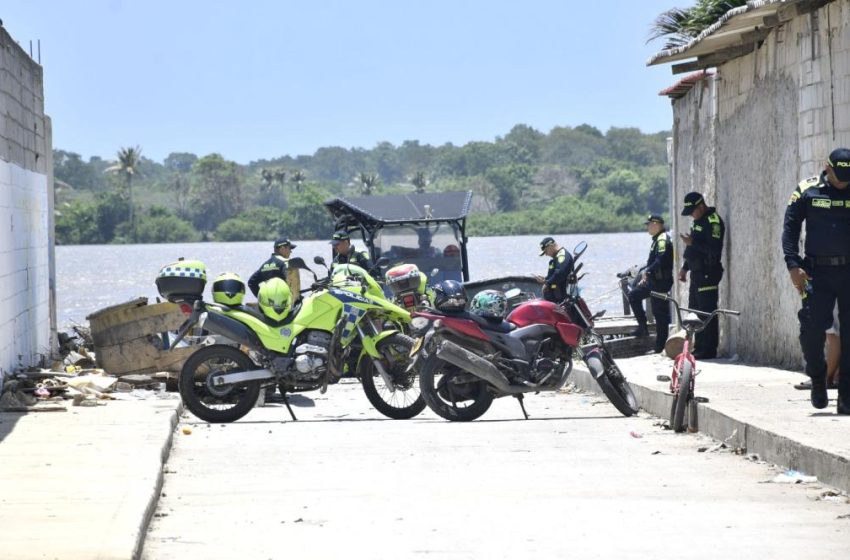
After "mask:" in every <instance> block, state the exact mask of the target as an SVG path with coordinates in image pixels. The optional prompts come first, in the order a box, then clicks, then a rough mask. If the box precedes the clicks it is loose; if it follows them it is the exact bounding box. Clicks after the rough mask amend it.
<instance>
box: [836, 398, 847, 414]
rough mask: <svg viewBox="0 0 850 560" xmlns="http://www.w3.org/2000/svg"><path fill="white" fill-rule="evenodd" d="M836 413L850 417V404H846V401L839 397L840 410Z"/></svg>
mask: <svg viewBox="0 0 850 560" xmlns="http://www.w3.org/2000/svg"><path fill="white" fill-rule="evenodd" d="M836 412H837V413H838V414H845V415H850V403H845V402H844V400H843V399H842V398H841V397H840V396H839V397H838V410H837V411H836Z"/></svg>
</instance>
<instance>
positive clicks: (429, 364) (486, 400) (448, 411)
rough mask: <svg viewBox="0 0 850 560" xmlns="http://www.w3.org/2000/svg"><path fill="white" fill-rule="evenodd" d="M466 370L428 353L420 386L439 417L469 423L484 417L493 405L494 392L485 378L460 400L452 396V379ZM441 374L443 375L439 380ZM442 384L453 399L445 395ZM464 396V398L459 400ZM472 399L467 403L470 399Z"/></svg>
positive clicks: (473, 384) (424, 396)
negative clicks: (488, 388)
mask: <svg viewBox="0 0 850 560" xmlns="http://www.w3.org/2000/svg"><path fill="white" fill-rule="evenodd" d="M460 373H463V372H462V371H461V370H460V369H459V368H457V367H456V366H453V365H451V364H449V363H448V362H445V361H443V360H441V359H440V358H438V357H437V356H436V355H434V354H432V355H430V356H428V358H427V359H426V360H425V363H424V364H422V369H421V370H420V372H419V387H420V389H421V390H422V397H423V398H424V399H425V402H426V403H427V404H428V408H430V409H431V410H433V411H434V413H436V414H437V415H438V416H441V417H443V418H445V419H446V420H451V421H453V422H469V421H471V420H475V419H476V418H479V417H481V416H482V415H483V414H484V413H485V412H487V410H488V409H489V408H490V405H491V404H493V395H492V394H490V391H488V390H487V384H486V383H485V382H484V381H478V382H472V383H469V384H466V385H469V386H468V387H467V388H466V390H465V391H464V395H462V397H459V398H458V399H453V398H451V397H452V395H453V389H452V383H451V379H452V377H453V376H456V375H458V374H460ZM437 376H440V378H439V380H437ZM442 385H445V387H444V389H445V392H446V393H447V394H448V395H449V399H445V398H443V396H442V395H441V394H440V393H441V390H440V389H441V388H443V387H442ZM460 398H462V399H463V401H460V400H459V399H460ZM470 400H471V401H472V402H471V403H469V404H466V401H470Z"/></svg>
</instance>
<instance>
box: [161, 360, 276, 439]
mask: <svg viewBox="0 0 850 560" xmlns="http://www.w3.org/2000/svg"><path fill="white" fill-rule="evenodd" d="M252 369H257V368H256V366H255V365H254V362H252V361H251V358H249V357H248V356H246V355H245V354H244V353H243V352H240V351H239V350H237V349H236V348H233V347H232V346H223V345H213V346H205V347H204V348H201V349H200V350H198V351H197V352H195V353H194V354H192V355H191V356H189V359H188V360H186V363H185V364H183V369H182V370H181V371H180V379H179V381H178V389H179V391H180V397H181V398H182V399H183V404H184V405H186V408H188V409H189V411H190V412H191V413H192V414H194V415H195V416H197V417H198V418H200V419H201V420H204V421H206V422H211V423H215V422H235V421H236V420H239V419H240V418H242V417H243V416H245V415H246V414H248V412H250V411H251V409H252V408H254V405H255V404H256V403H257V397H259V395H260V382H259V381H252V382H249V383H245V384H240V385H225V386H223V387H217V386H216V385H215V384H214V380H215V378H216V377H217V376H219V375H223V374H226V373H236V372H239V371H249V370H252Z"/></svg>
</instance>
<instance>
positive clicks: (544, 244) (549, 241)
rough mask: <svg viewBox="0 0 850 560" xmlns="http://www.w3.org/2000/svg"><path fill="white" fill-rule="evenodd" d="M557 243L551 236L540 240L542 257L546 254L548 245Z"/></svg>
mask: <svg viewBox="0 0 850 560" xmlns="http://www.w3.org/2000/svg"><path fill="white" fill-rule="evenodd" d="M553 243H555V240H554V239H552V238H551V237H544V238H543V240H542V241H540V256H541V257H542V256H543V255H544V254H546V247H548V246H549V245H552V244H553Z"/></svg>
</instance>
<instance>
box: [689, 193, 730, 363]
mask: <svg viewBox="0 0 850 560" xmlns="http://www.w3.org/2000/svg"><path fill="white" fill-rule="evenodd" d="M682 215H683V216H691V217H692V218H693V224H692V225H691V231H690V233H687V234H681V235H680V237H681V238H682V241H684V242H685V253H684V255H683V256H684V258H685V264H684V266H682V270H680V271H679V280H680V281H682V282H685V281H686V280H687V278H688V271H690V273H691V286H690V293H689V297H688V307H690V308H692V309H697V310H699V311H704V312H706V313H711V312H712V311H714V310H715V309H717V296H718V289H719V285H720V279H721V278H723V265H722V264H720V258H721V257H722V255H723V239H724V237H725V236H726V226H725V225H724V223H723V220H722V219H721V218H720V214H718V213H717V209H716V208H714V207H713V206H708V205H706V203H705V200H704V199H703V197H702V195H701V194H700V193H698V192H691V193H688V194H686V195H685V207H684V209H683V210H682ZM718 331H719V329H718V322H717V318H716V317H715V318H714V319H712V320H711V323H709V324H708V326H707V327H706V328H705V329H704V330H703V331H702V332H700V333H697V335H696V345H695V346H696V351H695V352H694V357H696V358H697V359H698V360H710V359H712V358H716V357H717V343H718V338H719V335H718Z"/></svg>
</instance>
